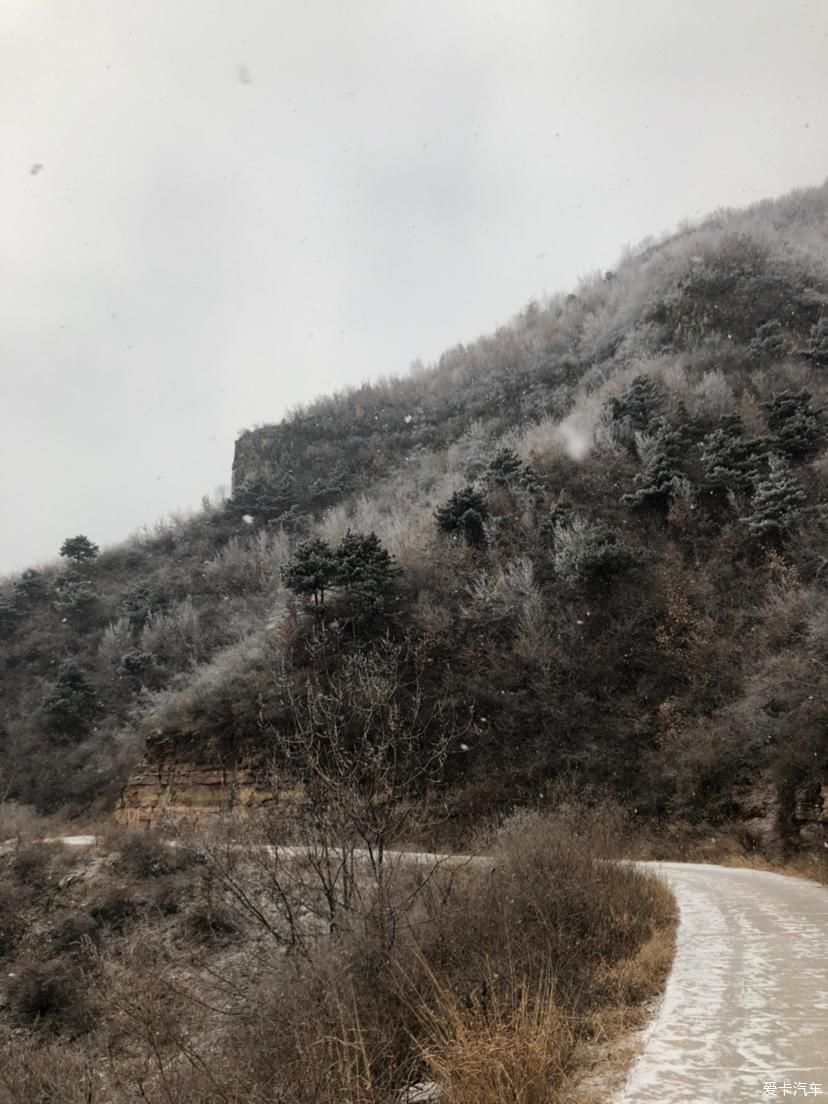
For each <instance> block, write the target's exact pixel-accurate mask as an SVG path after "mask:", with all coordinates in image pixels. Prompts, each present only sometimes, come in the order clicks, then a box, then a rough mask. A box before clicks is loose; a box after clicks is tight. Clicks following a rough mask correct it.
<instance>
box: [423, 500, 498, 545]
mask: <svg viewBox="0 0 828 1104" xmlns="http://www.w3.org/2000/svg"><path fill="white" fill-rule="evenodd" d="M488 517H489V504H488V503H487V501H486V499H485V498H484V497H483V495H482V494H481V493H480V491H478V490H475V488H474V487H472V486H471V484H468V485H467V486H465V487H463V488H462V489H461V490H459V491H455V492H454V494H453V495H452V496H451V498H450V499H449V500H448V502H445V503H443V505H442V506H438V507H437V509H436V510H435V511H434V518H435V520H436V522H437V529H438V530H439V532H441V533H443V534H444V535H445V536H448V537H454V538H455V539H456V540H464V541H465V542H466V544H468V545H471V547H472V548H485V547H486V525H485V523H486V521H487V520H488Z"/></svg>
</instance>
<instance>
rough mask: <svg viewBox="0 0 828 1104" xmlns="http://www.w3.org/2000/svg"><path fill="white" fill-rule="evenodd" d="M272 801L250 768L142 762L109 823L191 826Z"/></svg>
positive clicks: (257, 773)
mask: <svg viewBox="0 0 828 1104" xmlns="http://www.w3.org/2000/svg"><path fill="white" fill-rule="evenodd" d="M285 796H287V795H285V794H284V793H282V792H280V793H279V797H280V798H283V797H285ZM275 799H276V792H275V790H274V787H273V785H272V782H271V781H270V780H269V779H267V778H266V777H264V776H263V775H262V773H261V771H257V770H255V769H254V768H252V767H246V766H234V767H231V768H227V767H211V766H205V765H204V764H200V763H193V762H189V763H188V762H167V763H165V762H159V763H151V762H144V763H142V764H141V765H140V766H139V767H137V768H136V769H135V770H134V771H133V772H132V775H131V777H130V779H129V782H128V783H127V785H126V786H125V787H124V791H123V793H122V795H121V800H120V801H119V803H118V808H117V811H116V813H115V819H116V820H117V822H118V823H119V824H121V825H124V826H129V827H133V826H144V827H158V826H159V825H161V824H180V823H183V822H184V821H186V822H188V823H190V824H195V823H198V822H199V821H202V820H204V819H205V818H208V817H210V816H215V815H216V814H218V813H228V812H229V813H235V814H237V815H241V816H243V815H245V814H247V813H249V812H250V811H251V810H253V809H257V808H261V807H262V806H264V805H266V804H268V803H270V802H273V801H275Z"/></svg>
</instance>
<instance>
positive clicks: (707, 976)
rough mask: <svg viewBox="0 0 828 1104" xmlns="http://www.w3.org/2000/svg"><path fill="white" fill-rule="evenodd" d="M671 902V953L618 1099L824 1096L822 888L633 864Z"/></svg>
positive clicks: (826, 926) (826, 971)
mask: <svg viewBox="0 0 828 1104" xmlns="http://www.w3.org/2000/svg"><path fill="white" fill-rule="evenodd" d="M641 865H642V866H644V867H646V868H649V869H653V870H654V871H655V872H657V873H660V874H661V875H662V876H663V877H664V878H665V879H666V881H667V882H668V884H669V885H670V887H671V889H672V890H673V892H674V893H675V895H676V899H677V901H678V904H679V909H680V913H681V917H680V923H679V931H678V941H677V949H676V958H675V962H674V964H673V970H672V973H671V975H670V978H669V981H668V983H667V988H666V991H665V994H664V999H663V1001H662V1003H661V1007H660V1009H659V1011H658V1014H657V1016H656V1018H655V1020H654V1021H653V1023H652V1024H651V1026H650V1028H649V1030H648V1031H647V1033H646V1034H645V1038H644V1045H643V1052H642V1054H641V1057H640V1058H639V1060H638V1062H637V1063H636V1065H635V1066H634V1067H633V1069H632V1071H631V1073H630V1075H629V1077H628V1079H627V1083H626V1086H625V1087H624V1089H623V1091H622V1092H621V1094H620V1096H619V1097H618V1100H617V1104H685V1102H686V1104H713V1102H715V1104H720V1102H728V1104H742V1102H745V1104H747V1102H758V1101H763V1100H768V1099H774V1098H779V1099H782V1098H786V1097H787V1098H789V1099H797V1098H798V1099H801V1100H804V1099H817V1100H819V1099H824V1100H826V1101H828V890H826V889H825V888H824V887H822V886H819V885H816V884H813V883H810V882H806V881H802V880H800V879H798V878H789V877H784V876H782V875H779V874H769V873H766V872H764V871H756V870H734V869H728V868H725V867H720V866H706V865H694V864H690V863H643V864H641Z"/></svg>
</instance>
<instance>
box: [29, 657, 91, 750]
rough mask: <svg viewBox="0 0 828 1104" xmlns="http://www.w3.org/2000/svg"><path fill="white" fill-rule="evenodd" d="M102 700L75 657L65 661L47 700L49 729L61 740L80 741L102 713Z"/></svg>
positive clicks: (46, 711)
mask: <svg viewBox="0 0 828 1104" xmlns="http://www.w3.org/2000/svg"><path fill="white" fill-rule="evenodd" d="M101 708H102V707H101V703H100V701H99V700H98V696H97V694H96V693H95V688H94V687H93V686H92V684H91V682H90V681H89V679H88V677H87V676H86V674H85V672H84V671H83V670H82V669H81V668H80V667H79V666H78V665H77V664H76V663H74V662H73V661H72V660H67V661H66V662H65V663H63V664H61V666H60V669H59V670H58V673H57V677H56V679H55V682H54V685H53V686H52V689H51V692H50V693H49V694H48V696H47V697H46V699H45V700H44V702H43V713H44V716H45V719H46V727H47V729H48V731H49V732H50V733H51V734H52V736H54V737H55V738H56V739H58V740H67V741H79V740H82V739H83V737H84V736H86V735H87V733H88V732H89V730H90V728H91V727H92V726H93V725H94V723H95V721H96V720H97V718H98V717H99V716H100V714H101Z"/></svg>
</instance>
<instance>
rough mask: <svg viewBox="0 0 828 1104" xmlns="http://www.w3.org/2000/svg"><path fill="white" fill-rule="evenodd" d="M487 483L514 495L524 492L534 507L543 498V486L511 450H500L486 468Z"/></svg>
mask: <svg viewBox="0 0 828 1104" xmlns="http://www.w3.org/2000/svg"><path fill="white" fill-rule="evenodd" d="M485 478H486V481H487V482H488V483H489V484H490V485H491V486H493V487H501V488H503V489H504V490H508V491H511V492H512V493H513V494H515V493H520V492H522V493H523V494H524V495H525V496H526V497H527V498H528V499H529V500H530V502H531V503H532V504H533V505H537V504H538V503H539V502H540V500H541V499H542V498H543V484H542V483H541V481H540V480H539V479H538V477H537V475H535V473H534V471H533V470H532V469H531V468H530V467H529V465H528V464H526V463H524V462H523V460H521V458H520V456H518V454H517V453H516V452H515V450H514V449H511V448H502V449H500V450H499V451H498V452H497V453H496V454H495V455H494V457H493V458H492V460H491V461H490V462H489V464H488V466H487V468H486V476H485Z"/></svg>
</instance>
